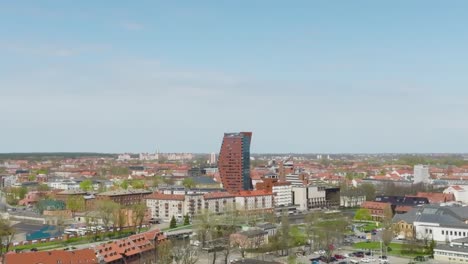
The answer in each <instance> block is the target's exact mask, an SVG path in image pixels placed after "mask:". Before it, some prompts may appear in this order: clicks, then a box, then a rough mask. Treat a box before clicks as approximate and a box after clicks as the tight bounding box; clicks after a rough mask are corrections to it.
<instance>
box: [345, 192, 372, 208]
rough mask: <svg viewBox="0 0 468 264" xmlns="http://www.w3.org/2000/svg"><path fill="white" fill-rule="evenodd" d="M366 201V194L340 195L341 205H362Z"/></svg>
mask: <svg viewBox="0 0 468 264" xmlns="http://www.w3.org/2000/svg"><path fill="white" fill-rule="evenodd" d="M365 201H366V196H365V195H358V196H352V195H350V196H344V195H341V196H340V206H341V207H360V206H361V205H362V203H364V202H365Z"/></svg>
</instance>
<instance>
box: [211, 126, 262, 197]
mask: <svg viewBox="0 0 468 264" xmlns="http://www.w3.org/2000/svg"><path fill="white" fill-rule="evenodd" d="M251 139H252V132H239V133H224V138H223V143H222V145H221V151H220V152H219V159H218V170H219V175H220V177H221V182H222V184H223V187H224V189H226V190H227V191H228V192H230V193H236V192H239V191H242V190H252V189H253V187H252V179H251V178H250V141H251Z"/></svg>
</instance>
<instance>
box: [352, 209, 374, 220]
mask: <svg viewBox="0 0 468 264" xmlns="http://www.w3.org/2000/svg"><path fill="white" fill-rule="evenodd" d="M354 219H355V220H358V221H370V220H372V216H371V213H370V211H369V209H366V208H361V209H358V210H357V211H356V214H355V215H354Z"/></svg>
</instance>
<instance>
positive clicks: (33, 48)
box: [0, 1, 468, 153]
mask: <svg viewBox="0 0 468 264" xmlns="http://www.w3.org/2000/svg"><path fill="white" fill-rule="evenodd" d="M467 7H468V3H466V2H463V1H450V2H444V3H441V2H438V1H411V2H408V1H392V2H391V3H383V2H375V1H359V2H354V1H353V2H349V3H348V2H347V3H342V2H340V3H339V4H338V3H333V2H331V1H327V2H315V1H297V2H296V3H295V5H294V6H292V5H291V4H290V3H281V2H275V1H258V2H255V3H252V2H251V1H236V2H235V3H234V2H233V3H219V2H217V1H207V2H204V3H198V2H197V3H185V4H184V5H178V4H176V3H167V2H166V3H164V2H162V1H154V2H144V3H141V4H133V3H132V4H129V3H128V4H126V3H112V5H109V4H108V3H104V2H100V3H96V2H94V1H93V2H91V1H80V2H79V3H73V4H71V3H66V2H57V1H41V2H37V1H21V2H10V3H6V2H3V3H0V21H1V22H2V24H3V25H5V26H4V27H2V28H0V56H1V58H2V60H1V61H0V93H1V95H2V97H1V98H2V102H1V103H0V113H2V114H0V123H1V124H2V125H1V133H0V135H2V138H3V140H0V152H2V153H5V152H107V153H122V152H151V151H153V148H154V146H155V145H157V146H158V147H160V149H162V150H167V151H168V152H196V153H203V152H205V153H210V152H213V151H216V150H217V149H218V144H219V141H220V138H221V137H220V136H219V135H222V134H223V133H225V132H230V131H252V132H254V133H255V135H256V136H255V141H254V142H252V146H251V150H252V153H464V152H466V151H467V150H468V124H467V123H466V121H465V120H466V118H465V113H467V112H468V104H466V102H467V101H468V90H467V89H466V88H465V87H464V86H465V84H466V83H468V77H467V76H466V74H465V73H464V70H463V69H466V68H468V65H467V61H468V60H467V58H466V57H467V53H466V52H465V47H466V46H467V44H468V29H467V28H466V27H464V25H466V23H467V22H468V18H467V17H466V15H465V14H464V12H463V11H464V10H466V8H467Z"/></svg>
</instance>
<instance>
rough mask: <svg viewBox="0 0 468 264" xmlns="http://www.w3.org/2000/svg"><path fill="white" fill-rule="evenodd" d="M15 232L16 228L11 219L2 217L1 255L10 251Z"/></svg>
mask: <svg viewBox="0 0 468 264" xmlns="http://www.w3.org/2000/svg"><path fill="white" fill-rule="evenodd" d="M15 234H16V230H15V228H14V227H12V226H11V223H10V221H9V220H6V219H0V257H1V256H3V254H4V253H6V252H8V251H9V247H10V244H11V243H12V242H13V238H14V236H15Z"/></svg>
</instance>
